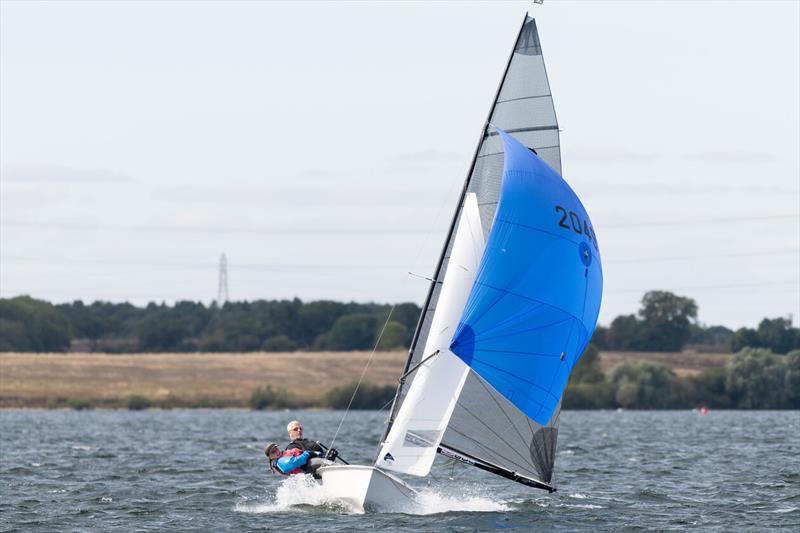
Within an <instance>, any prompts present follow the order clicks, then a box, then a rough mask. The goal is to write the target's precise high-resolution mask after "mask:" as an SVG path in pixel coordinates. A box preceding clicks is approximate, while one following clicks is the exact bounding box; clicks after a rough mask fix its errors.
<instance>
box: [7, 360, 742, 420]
mask: <svg viewBox="0 0 800 533" xmlns="http://www.w3.org/2000/svg"><path fill="white" fill-rule="evenodd" d="M406 357H407V353H406V352H405V351H392V352H375V353H374V355H372V356H371V352H368V351H361V352H247V353H197V352H195V353H137V354H107V353H82V352H67V353H50V354H40V353H19V352H5V353H0V409H4V410H6V409H41V410H55V409H69V410H142V409H164V410H171V409H215V410H218V409H232V410H248V409H251V408H252V407H251V405H252V404H251V402H252V397H253V396H254V393H256V392H257V391H258V390H259V389H261V391H262V392H263V390H264V389H263V388H265V387H269V388H270V390H269V392H268V395H271V397H272V398H273V403H266V404H262V406H267V407H271V406H277V407H274V408H273V410H283V409H284V408H286V407H289V408H292V409H308V410H324V409H327V406H326V405H325V404H323V403H322V402H323V400H324V398H325V395H326V394H328V393H330V392H331V391H332V390H333V389H336V388H337V387H338V388H341V387H344V386H347V385H348V384H349V383H352V382H354V381H356V380H358V378H359V376H360V375H361V372H362V370H364V366H365V365H366V364H367V362H368V361H369V368H368V371H367V373H366V374H365V376H364V382H363V384H364V385H366V386H373V387H389V386H391V387H395V386H396V385H397V379H398V377H399V376H400V374H401V373H402V368H403V366H404V364H405V360H406ZM729 357H730V356H729V355H728V354H694V353H662V352H651V353H646V352H601V354H600V366H601V369H602V371H603V372H604V373H606V374H607V373H608V371H609V370H610V368H611V367H612V366H613V365H614V364H617V363H618V362H620V361H622V360H628V359H640V360H648V361H653V362H659V363H664V364H668V366H670V368H671V369H672V370H673V371H674V372H675V373H676V375H678V376H687V375H694V374H697V373H699V372H701V371H702V370H704V369H707V368H712V367H721V366H724V364H725V362H726V361H727V359H728V358H729ZM274 401H277V402H278V403H277V404H276V403H274ZM281 402H283V403H281Z"/></svg>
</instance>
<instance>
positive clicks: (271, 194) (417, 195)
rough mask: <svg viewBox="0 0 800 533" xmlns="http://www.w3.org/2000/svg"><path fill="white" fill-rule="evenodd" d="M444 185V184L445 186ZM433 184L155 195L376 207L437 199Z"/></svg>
mask: <svg viewBox="0 0 800 533" xmlns="http://www.w3.org/2000/svg"><path fill="white" fill-rule="evenodd" d="M442 188H444V187H442ZM434 192H435V191H434V188H433V187H430V186H427V187H426V186H422V185H419V186H411V185H403V186H399V185H391V186H384V187H376V186H371V187H367V186H364V185H361V184H357V183H356V184H348V185H346V186H345V185H342V184H337V183H326V184H320V183H316V184H314V186H283V187H164V188H160V189H156V190H155V191H154V192H153V195H154V196H155V197H156V198H159V199H164V200H167V201H169V202H173V203H178V204H215V205H219V204H229V205H270V206H275V205H279V206H285V207H291V206H296V207H297V209H298V210H301V209H303V208H306V207H308V206H330V207H341V206H349V207H359V208H361V207H374V206H401V205H413V204H416V205H419V204H431V203H434V204H435V203H436V202H437V201H438V200H437V195H436V194H433V193H434Z"/></svg>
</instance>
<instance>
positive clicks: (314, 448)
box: [286, 420, 339, 461]
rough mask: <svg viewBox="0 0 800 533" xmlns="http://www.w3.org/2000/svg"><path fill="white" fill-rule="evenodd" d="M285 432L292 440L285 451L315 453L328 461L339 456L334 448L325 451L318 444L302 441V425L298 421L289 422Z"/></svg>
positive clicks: (306, 440) (311, 441) (323, 447)
mask: <svg viewBox="0 0 800 533" xmlns="http://www.w3.org/2000/svg"><path fill="white" fill-rule="evenodd" d="M286 431H287V433H289V438H290V439H291V440H292V442H290V443H289V445H288V446H286V451H289V450H300V451H301V452H304V451H308V452H317V453H319V454H320V456H321V457H324V458H325V459H328V460H330V461H335V460H336V457H338V455H339V452H337V451H336V449H335V448H330V449H327V448H326V447H325V446H323V445H322V444H320V443H319V442H315V441H313V440H308V439H304V438H303V425H302V424H301V423H300V421H299V420H292V421H291V422H289V424H288V425H287V426H286Z"/></svg>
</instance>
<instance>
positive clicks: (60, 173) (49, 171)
mask: <svg viewBox="0 0 800 533" xmlns="http://www.w3.org/2000/svg"><path fill="white" fill-rule="evenodd" d="M0 175H2V179H3V181H7V182H17V183H63V184H68V185H72V184H75V183H91V184H103V183H108V184H115V183H133V182H134V181H136V180H134V179H133V178H132V177H130V176H128V175H127V174H124V173H122V172H116V171H113V170H106V169H79V168H72V167H67V166H57V165H43V166H32V167H11V168H4V169H3V170H2V171H0Z"/></svg>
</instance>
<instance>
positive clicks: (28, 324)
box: [0, 296, 72, 352]
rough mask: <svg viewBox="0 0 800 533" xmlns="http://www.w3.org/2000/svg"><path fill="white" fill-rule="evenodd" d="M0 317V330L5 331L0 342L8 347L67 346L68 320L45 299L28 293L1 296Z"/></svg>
mask: <svg viewBox="0 0 800 533" xmlns="http://www.w3.org/2000/svg"><path fill="white" fill-rule="evenodd" d="M0 320H3V323H2V325H0V333H3V334H4V335H3V337H2V338H0V345H4V346H6V347H8V348H9V349H11V350H16V351H26V352H28V351H31V352H63V351H66V350H67V349H68V348H69V344H70V339H71V338H72V335H71V331H70V326H69V322H68V321H67V318H66V316H64V314H63V313H62V312H61V310H59V309H57V308H56V307H54V306H53V305H52V304H50V303H48V302H45V301H42V300H37V299H35V298H31V297H30V296H18V297H15V298H9V299H0ZM20 324H22V326H23V327H24V335H23V334H22V332H21V331H20V326H19V325H20ZM6 335H8V336H7V337H6Z"/></svg>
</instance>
